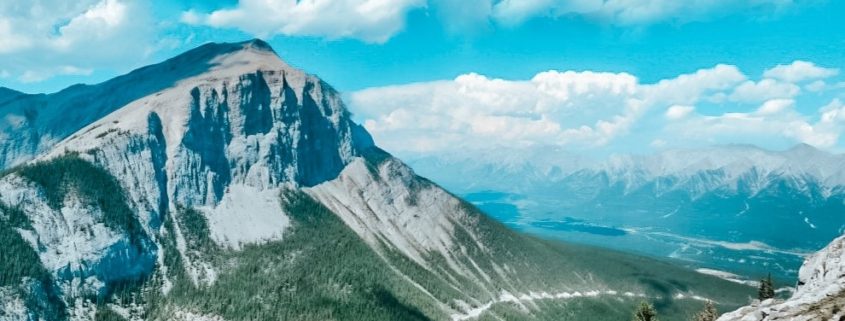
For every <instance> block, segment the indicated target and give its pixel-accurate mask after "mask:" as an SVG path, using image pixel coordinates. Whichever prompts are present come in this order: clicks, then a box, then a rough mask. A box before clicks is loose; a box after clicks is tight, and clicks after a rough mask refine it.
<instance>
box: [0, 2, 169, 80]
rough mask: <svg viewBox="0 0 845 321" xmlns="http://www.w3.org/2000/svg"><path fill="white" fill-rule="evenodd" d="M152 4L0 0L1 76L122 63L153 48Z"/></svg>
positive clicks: (83, 70)
mask: <svg viewBox="0 0 845 321" xmlns="http://www.w3.org/2000/svg"><path fill="white" fill-rule="evenodd" d="M151 25H153V22H152V18H151V14H150V9H149V8H148V7H147V6H146V5H145V4H144V3H142V2H140V1H135V0H81V1H56V0H35V1H3V2H0V75H5V76H6V77H17V78H18V80H19V81H22V82H37V81H41V80H44V79H47V78H50V77H52V76H55V75H87V74H90V73H91V72H92V71H93V69H94V68H95V67H97V68H99V67H104V66H123V65H125V64H126V61H131V60H138V59H141V58H142V57H145V56H146V55H148V54H149V53H150V50H151V47H150V44H151V43H152V42H153V38H154V34H153V30H154V28H151V27H150V26H151Z"/></svg>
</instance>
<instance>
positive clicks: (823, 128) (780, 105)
mask: <svg viewBox="0 0 845 321" xmlns="http://www.w3.org/2000/svg"><path fill="white" fill-rule="evenodd" d="M817 117H818V120H817V121H813V119H814V118H816V117H814V115H805V114H802V113H799V112H798V111H796V110H795V100H792V99H773V100H769V101H766V102H764V103H763V104H762V105H761V106H760V107H758V108H757V109H756V110H754V111H751V112H745V113H743V112H726V113H723V114H721V115H717V116H707V115H701V114H694V115H690V116H688V117H687V118H686V119H685V120H684V121H682V122H677V123H672V124H669V125H667V127H666V135H669V136H671V137H675V138H676V139H678V140H683V141H685V142H686V143H689V142H702V141H706V142H708V143H710V142H741V143H759V142H766V141H771V140H775V139H786V140H789V141H792V142H801V143H806V144H810V145H813V146H816V147H819V148H833V147H835V146H836V145H837V144H838V143H839V138H840V135H841V133H842V131H843V129H845V105H843V104H842V103H841V102H840V101H839V100H838V99H834V100H833V101H831V102H830V103H829V104H827V105H825V106H824V107H822V108H820V109H819V110H818V115H817Z"/></svg>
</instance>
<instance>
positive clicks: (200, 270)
mask: <svg viewBox="0 0 845 321" xmlns="http://www.w3.org/2000/svg"><path fill="white" fill-rule="evenodd" d="M0 112H2V113H3V114H2V116H3V117H0V119H2V120H0V168H2V169H6V170H7V171H5V172H4V173H3V174H2V175H0V241H2V243H3V245H4V251H2V252H0V259H2V260H0V320H6V319H11V320H40V319H43V320H68V319H70V320H92V319H95V320H103V319H105V320H113V319H121V318H122V319H127V320H141V319H152V320H170V319H173V318H177V319H207V320H244V321H245V320H280V319H306V320H327V319H330V320H430V319H438V320H439V319H444V320H445V319H450V318H451V319H456V320H458V319H459V320H463V319H471V318H477V317H486V316H489V317H491V318H494V319H501V318H505V319H513V318H517V319H520V318H527V319H540V320H559V316H560V315H563V314H566V315H569V316H572V312H570V307H571V306H569V305H568V304H569V303H561V302H557V301H556V300H570V299H572V300H575V301H578V300H585V302H584V303H583V304H582V303H579V302H575V303H574V304H575V306H577V307H579V308H581V309H584V310H585V311H589V310H591V309H597V307H598V308H604V309H605V310H608V311H612V313H614V315H616V316H618V315H626V316H627V315H628V313H629V311H628V307H627V306H621V307H620V306H619V304H618V303H617V302H627V303H630V304H634V301H633V300H634V298H640V297H644V296H654V297H661V298H666V299H667V300H669V301H667V302H665V304H666V306H672V304H673V302H670V301H671V300H670V299H671V298H679V299H677V300H692V299H691V298H695V297H698V295H706V296H708V297H714V298H717V299H718V300H719V301H721V302H731V303H729V304H734V306H736V304H737V303H738V302H739V299H738V298H739V297H741V294H742V293H743V292H744V291H746V290H749V289H747V288H745V287H743V286H740V285H736V284H732V283H729V282H726V281H720V280H718V279H715V278H711V277H708V276H704V275H700V274H698V273H695V272H692V271H686V270H682V269H679V268H675V267H671V266H668V265H666V264H662V263H655V262H650V261H644V259H641V258H634V257H627V256H624V255H620V254H618V253H603V254H602V253H596V252H597V251H596V250H595V249H583V248H580V247H575V246H572V247H567V246H560V245H553V244H551V243H548V242H545V241H540V240H537V239H534V238H530V237H527V236H524V235H520V234H517V233H514V232H512V231H510V230H508V229H506V228H505V227H504V226H502V225H500V224H498V223H496V222H494V221H492V220H490V219H489V218H487V217H486V216H484V215H483V214H482V213H481V212H479V211H478V210H477V209H476V208H474V207H473V206H472V205H470V204H469V203H466V202H464V201H462V200H461V199H459V198H457V197H455V196H454V195H452V194H450V193H449V192H447V191H446V190H444V189H442V188H440V187H439V186H437V185H436V184H434V183H432V182H430V181H428V180H426V179H424V178H422V177H419V176H417V175H416V174H415V173H414V172H413V171H412V170H411V169H410V168H409V167H408V166H406V165H405V164H403V163H402V162H401V161H399V160H398V159H396V158H393V157H392V156H390V155H389V154H388V153H386V152H384V151H382V150H380V149H378V148H377V147H375V146H374V143H373V140H372V138H371V137H370V136H369V134H368V133H367V132H366V131H365V130H364V129H363V128H362V127H360V126H359V125H357V124H355V123H354V122H352V121H351V119H350V114H349V112H348V111H347V110H346V108H345V107H344V105H343V102H342V101H341V100H340V95H339V94H338V93H337V92H336V91H335V90H334V89H332V88H331V87H330V86H329V85H327V84H326V83H324V82H322V81H321V80H319V79H318V78H317V77H315V76H312V75H309V74H306V73H304V72H302V71H299V70H297V69H295V68H292V67H291V66H289V65H288V64H286V63H285V62H283V61H282V60H281V59H280V58H279V57H278V56H277V55H276V54H275V52H273V50H272V49H271V48H270V47H269V46H268V45H267V44H266V43H264V42H262V41H259V40H253V41H247V42H242V43H235V44H209V45H204V46H202V47H199V48H197V49H195V50H191V51H189V52H187V53H185V54H183V55H180V56H178V57H176V58H173V59H170V60H168V61H165V62H163V63H161V64H158V65H153V66H150V67H145V68H141V69H139V70H136V71H133V72H132V73H130V74H128V75H126V76H121V77H118V78H115V79H114V80H110V81H107V82H105V83H103V84H99V85H93V86H74V87H71V88H68V89H66V90H63V91H61V92H59V93H55V94H50V95H25V94H20V93H16V92H9V91H2V92H0ZM12 250H14V251H15V252H14V253H11V251H12ZM584 253H589V255H586V254H584ZM570 254H571V255H570ZM572 257H581V258H582V259H580V260H576V259H572ZM597 257H598V258H605V259H602V260H603V261H602V262H611V261H612V262H616V263H615V265H618V266H619V267H620V268H619V269H607V270H605V271H598V272H597V271H593V268H594V266H596V264H595V263H593V262H594V261H598V260H599V259H597ZM13 259H14V260H20V261H21V262H22V263H18V262H17V261H14V260H13ZM13 261H14V262H13ZM581 261H584V262H586V263H582V262H581ZM634 262H636V263H634ZM639 264H651V265H652V266H654V267H656V268H654V269H652V270H662V271H669V272H670V273H671V274H672V275H673V279H672V280H658V279H655V277H654V276H652V275H651V272H648V271H649V269H648V268H642V270H640V267H639V266H638V265H639ZM631 275H636V277H632V276H631ZM643 280H647V281H643ZM677 280H686V282H687V283H689V284H708V285H709V284H711V283H713V284H718V285H719V286H720V287H719V291H718V292H717V291H714V290H713V288H708V287H701V288H700V289H698V288H695V289H694V288H693V287H689V286H686V285H684V284H682V282H681V283H679V281H677ZM702 280H703V281H702ZM670 281H671V282H670ZM725 288H728V289H730V290H728V291H727V292H728V293H727V294H724V293H722V291H723V289H725ZM553 294H554V295H553ZM676 294H681V295H680V296H676ZM600 296H609V297H610V298H608V299H606V300H605V299H602V298H600ZM611 300H612V301H611ZM534 301H544V302H539V303H535V302H534ZM545 301H547V302H545ZM607 302H613V304H610V303H607ZM574 317H576V318H577V315H576V316H574Z"/></svg>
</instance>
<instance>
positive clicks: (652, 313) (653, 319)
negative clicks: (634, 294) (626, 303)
mask: <svg viewBox="0 0 845 321" xmlns="http://www.w3.org/2000/svg"><path fill="white" fill-rule="evenodd" d="M633 321H657V311H656V310H655V309H654V307H653V306H652V305H651V304H648V302H645V301H643V302H642V303H640V306H639V307H638V308H637V310H636V311H634V319H633Z"/></svg>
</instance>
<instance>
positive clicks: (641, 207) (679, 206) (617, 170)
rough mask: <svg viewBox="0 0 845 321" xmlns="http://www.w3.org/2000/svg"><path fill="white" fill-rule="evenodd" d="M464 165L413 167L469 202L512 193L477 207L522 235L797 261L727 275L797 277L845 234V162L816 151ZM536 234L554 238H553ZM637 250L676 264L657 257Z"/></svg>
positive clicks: (517, 159) (526, 154)
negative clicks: (564, 234) (665, 243)
mask: <svg viewBox="0 0 845 321" xmlns="http://www.w3.org/2000/svg"><path fill="white" fill-rule="evenodd" d="M463 155H465V156H460V157H459V156H455V155H444V156H438V155H430V156H425V157H418V158H410V159H409V163H410V164H411V166H412V167H413V168H414V169H415V170H416V171H417V172H418V173H420V174H421V175H423V176H426V177H429V178H431V179H432V180H434V181H435V182H437V183H439V184H442V185H443V186H445V187H446V188H448V189H450V190H452V191H455V192H457V193H459V194H462V195H466V196H467V197H469V198H470V199H471V200H472V199H475V198H477V197H478V195H482V194H483V195H494V194H495V193H504V194H502V195H505V196H502V197H500V198H499V199H495V200H490V199H486V200H484V198H483V197H482V201H477V202H476V204H477V205H479V206H481V207H482V208H485V209H487V210H488V212H490V213H491V214H493V215H494V216H498V217H499V218H500V219H501V220H503V221H506V222H508V221H510V222H512V223H514V225H519V224H522V225H526V226H529V227H537V226H538V225H542V226H546V227H548V225H549V224H548V223H542V221H548V220H552V221H560V220H564V221H565V220H570V221H571V220H573V219H577V220H580V221H583V222H588V223H590V224H592V225H595V226H605V227H614V228H615V229H617V230H620V231H623V232H622V233H624V231H628V232H634V233H636V232H639V233H640V234H641V235H647V236H648V237H651V238H671V239H672V240H671V242H672V243H673V244H675V245H673V246H675V247H678V248H680V247H683V246H685V245H690V244H691V245H696V244H698V245H702V246H703V247H707V248H714V247H715V248H722V249H724V250H738V251H746V250H758V251H760V252H764V254H765V253H770V254H771V253H775V254H778V255H780V254H786V255H787V256H791V257H792V258H791V259H789V260H788V262H783V261H779V260H780V259H779V258H771V257H770V258H767V259H766V260H760V261H754V260H744V262H735V263H731V264H732V265H734V266H738V265H746V266H748V267H750V266H751V265H756V266H757V267H755V268H753V269H752V270H753V271H757V272H761V271H764V270H767V269H774V270H776V271H775V272H782V273H783V275H784V276H792V277H794V275H795V273H796V272H797V268H798V265H799V264H800V263H801V259H800V257H801V255H802V254H803V253H808V252H812V251H815V250H818V249H820V248H821V247H823V246H824V245H826V244H827V243H828V242H830V240H832V239H833V238H835V237H837V236H839V235H841V234H842V232H843V229H845V215H842V213H845V155H834V154H830V153H826V152H823V151H820V150H818V149H816V148H813V147H811V146H809V145H803V144H802V145H797V146H795V147H793V148H791V149H789V150H785V151H767V150H764V149H761V148H758V147H754V146H747V145H730V146H715V147H710V148H702V149H690V150H668V151H664V152H660V153H657V154H653V155H615V156H611V157H608V158H607V159H602V160H595V159H589V158H585V157H581V156H577V155H572V154H570V153H567V152H565V151H562V150H559V149H556V148H545V147H544V148H533V149H528V150H507V149H498V150H490V151H480V152H476V153H466V154H463ZM538 221H540V222H541V223H542V224H540V223H538ZM581 224H582V225H583V223H581ZM542 226H541V227H542ZM558 230H560V229H558ZM535 231H537V230H536V229H535ZM540 232H542V233H541V234H546V235H555V234H556V233H557V232H556V231H555V229H553V228H552V229H549V228H546V229H545V230H542V229H541V231H540ZM567 239H576V236H571V237H568V238H567ZM585 239H586V238H585ZM587 242H588V243H596V244H602V245H607V244H610V245H613V243H614V242H612V241H609V240H606V241H596V242H591V241H589V240H588V241H587ZM622 245H624V244H620V246H622ZM638 249H640V250H642V251H644V252H650V253H652V254H658V255H665V254H668V252H666V253H664V252H665V251H664V250H662V249H661V250H659V251H658V250H655V251H651V250H650V248H649V246H639V248H638ZM681 250H684V249H681ZM675 254H677V252H675ZM711 254H712V253H711ZM791 254H794V255H791ZM748 255H749V253H742V255H738V257H735V258H730V260H740V258H739V256H748ZM752 255H753V254H752ZM680 256H684V255H683V254H681V255H680ZM691 259H693V260H700V259H702V258H701V257H700V256H697V257H695V258H691ZM772 260H774V261H772ZM767 262H768V263H767ZM725 264H727V263H725ZM769 264H772V266H769ZM778 264H780V265H781V266H777V265H778ZM787 265H788V266H787ZM767 266H769V267H767Z"/></svg>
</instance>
